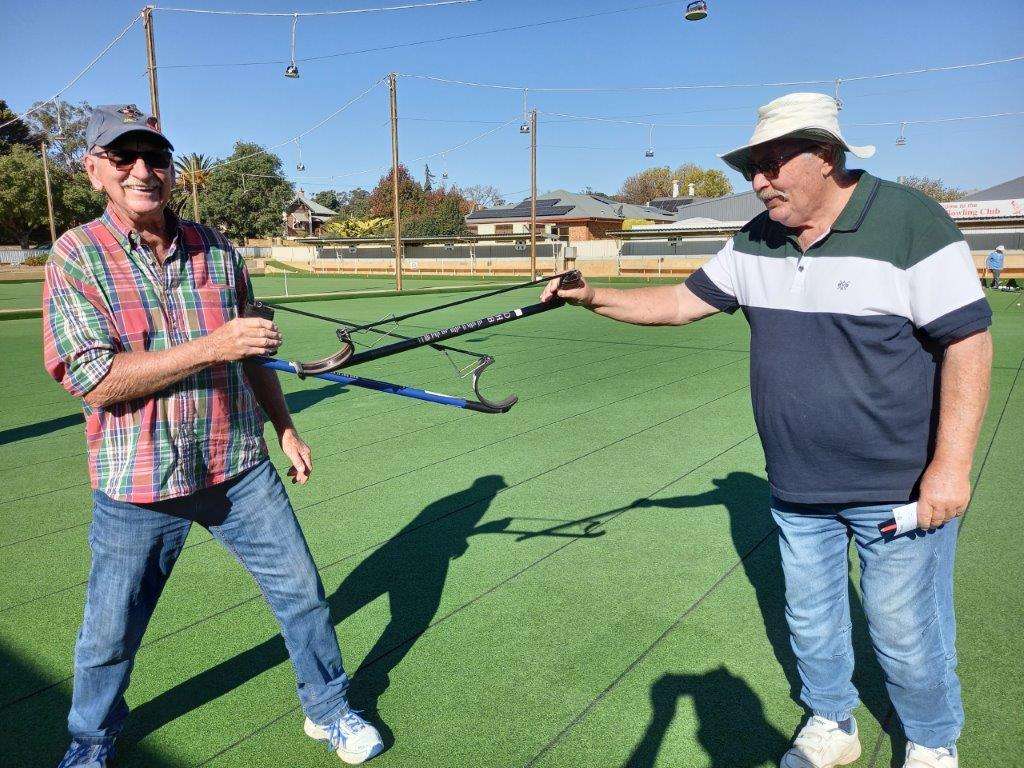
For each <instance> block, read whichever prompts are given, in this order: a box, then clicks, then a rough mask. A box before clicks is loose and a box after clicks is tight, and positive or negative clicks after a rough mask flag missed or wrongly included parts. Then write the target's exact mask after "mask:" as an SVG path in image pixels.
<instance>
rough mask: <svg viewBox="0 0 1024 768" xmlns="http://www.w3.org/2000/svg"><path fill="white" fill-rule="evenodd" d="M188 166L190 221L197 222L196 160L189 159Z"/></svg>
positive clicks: (193, 158)
mask: <svg viewBox="0 0 1024 768" xmlns="http://www.w3.org/2000/svg"><path fill="white" fill-rule="evenodd" d="M189 165H190V166H191V168H192V172H191V173H190V174H189V176H190V177H191V180H192V217H193V218H192V220H193V221H199V191H198V190H197V189H196V158H195V155H193V156H192V157H191V158H189Z"/></svg>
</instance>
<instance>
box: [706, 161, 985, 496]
mask: <svg viewBox="0 0 1024 768" xmlns="http://www.w3.org/2000/svg"><path fill="white" fill-rule="evenodd" d="M686 285H687V286H688V287H689V288H690V290H691V291H693V293H695V294H696V295H697V296H699V297H700V298H701V299H703V300H704V301H706V302H708V303H709V304H711V305H712V306H714V307H716V308H718V309H720V310H723V311H725V312H734V311H736V309H738V308H742V309H743V313H744V314H745V315H746V317H747V321H748V322H749V323H750V392H751V399H752V402H753V408H754V418H755V420H756V423H757V428H758V431H759V433H760V435H761V442H762V444H763V446H764V452H765V457H766V460H767V471H768V480H769V482H770V484H771V490H772V493H773V494H774V495H775V496H776V497H778V498H780V499H783V500H785V501H790V502H794V503H804V504H816V503H823V504H827V503H846V502H905V501H908V500H910V499H912V498H915V497H916V491H917V484H918V481H919V480H920V478H921V475H922V473H923V472H924V469H925V467H926V466H927V464H928V461H929V460H930V458H931V454H932V451H933V449H934V444H935V434H936V427H937V423H938V412H939V386H938V384H939V375H940V370H941V365H942V356H943V351H944V349H945V347H946V346H947V345H949V344H951V343H952V342H955V341H957V340H959V339H963V338H965V337H967V336H969V335H971V334H973V333H976V332H978V331H982V330H984V329H986V328H988V326H989V325H990V324H991V322H992V312H991V309H990V308H989V306H988V302H987V301H986V300H985V297H984V294H983V293H982V290H981V286H980V284H979V281H978V277H977V274H976V272H975V268H974V262H973V260H972V259H971V252H970V249H969V248H968V246H967V243H966V242H965V241H964V238H963V235H962V234H961V233H960V231H959V230H958V229H957V228H956V226H955V225H954V224H953V222H952V221H951V220H950V218H949V216H948V215H947V214H946V212H945V211H944V210H943V209H942V207H941V206H940V205H939V204H938V203H936V202H935V201H933V200H931V199H930V198H928V197H926V196H925V195H923V194H921V193H919V192H917V191H916V190H913V189H909V188H907V187H904V186H902V185H899V184H894V183H892V182H889V181H883V180H881V179H878V178H875V177H874V176H872V175H870V174H868V173H866V172H863V171H862V172H860V179H859V180H858V182H857V186H856V188H855V190H854V192H853V196H852V197H851V198H850V200H849V202H848V203H847V205H846V207H845V208H844V209H843V211H842V213H840V215H839V217H838V218H837V219H836V221H835V223H834V224H833V225H832V228H831V230H829V231H828V232H827V233H826V234H825V235H823V236H822V237H821V238H819V239H818V241H816V242H815V243H814V244H813V245H811V246H810V247H809V248H808V249H807V250H806V252H803V251H801V249H800V246H799V244H798V242H797V240H796V232H794V231H792V230H788V229H787V228H785V227H783V226H782V225H780V224H777V223H776V222H773V221H772V220H771V218H770V217H769V216H768V212H767V211H765V212H764V213H762V214H760V215H759V216H757V217H756V218H754V219H753V220H752V221H750V222H749V223H748V224H747V225H746V226H745V227H743V229H742V230H741V231H740V232H739V233H738V234H737V235H736V236H735V237H734V238H733V239H732V240H730V241H729V242H728V243H726V245H725V247H724V248H722V250H721V251H719V253H718V254H717V255H715V256H714V257H713V258H712V259H710V260H709V261H708V262H707V263H706V264H705V265H704V266H703V267H702V268H701V269H699V270H697V272H695V273H694V274H693V275H691V276H690V277H689V278H688V279H687V281H686Z"/></svg>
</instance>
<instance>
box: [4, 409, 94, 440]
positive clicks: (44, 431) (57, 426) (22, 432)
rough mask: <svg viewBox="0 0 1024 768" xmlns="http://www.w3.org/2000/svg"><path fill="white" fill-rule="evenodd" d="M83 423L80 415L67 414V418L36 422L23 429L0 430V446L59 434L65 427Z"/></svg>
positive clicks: (61, 417) (83, 418)
mask: <svg viewBox="0 0 1024 768" xmlns="http://www.w3.org/2000/svg"><path fill="white" fill-rule="evenodd" d="M84 422H85V417H84V416H83V415H82V414H81V413H69V414H68V415H67V416H58V417H57V418H55V419H47V420H46V421H37V422H36V423H35V424H26V425H25V426H23V427H12V428H11V429H0V445H7V444H8V443H16V442H18V441H19V440H24V439H26V438H28V437H40V436H42V435H48V434H50V433H51V432H59V431H60V430H62V429H66V428H67V427H73V426H75V425H76V424H82V423H84Z"/></svg>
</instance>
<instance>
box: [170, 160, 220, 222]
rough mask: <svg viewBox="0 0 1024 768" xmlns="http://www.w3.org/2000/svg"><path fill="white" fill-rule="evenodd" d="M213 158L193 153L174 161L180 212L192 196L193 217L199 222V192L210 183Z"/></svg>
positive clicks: (176, 193) (177, 206)
mask: <svg viewBox="0 0 1024 768" xmlns="http://www.w3.org/2000/svg"><path fill="white" fill-rule="evenodd" d="M213 165H214V163H213V158H210V157H207V156H206V155H201V154H197V153H195V152H193V153H192V154H191V155H182V156H181V157H179V158H178V159H177V160H175V161H174V168H175V170H176V172H177V177H178V181H177V185H176V188H175V195H176V196H177V198H178V200H177V205H176V206H175V207H176V208H177V210H178V211H179V212H180V211H181V210H182V209H183V208H184V207H185V203H186V200H187V196H188V195H191V196H192V217H193V218H194V219H195V220H196V221H199V191H200V190H201V189H203V188H204V187H206V185H207V184H209V183H210V175H211V173H212V172H213Z"/></svg>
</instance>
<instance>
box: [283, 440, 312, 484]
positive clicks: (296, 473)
mask: <svg viewBox="0 0 1024 768" xmlns="http://www.w3.org/2000/svg"><path fill="white" fill-rule="evenodd" d="M279 439H280V441H281V450H282V451H284V455H285V456H287V457H288V458H289V459H290V460H291V462H292V465H291V467H290V468H289V469H288V477H290V478H291V479H292V483H293V484H294V483H298V484H299V485H305V484H306V481H307V480H309V475H310V473H312V471H313V452H312V451H311V450H310V449H309V446H308V445H306V442H305V441H304V440H303V439H302V438H301V437H299V433H298V432H296V431H295V427H285V428H284V429H283V430H281V434H280V435H279Z"/></svg>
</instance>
